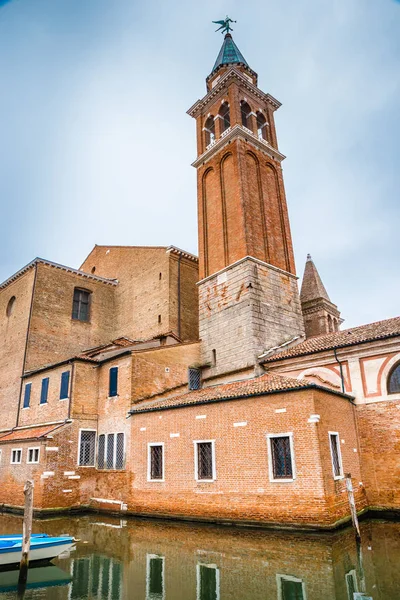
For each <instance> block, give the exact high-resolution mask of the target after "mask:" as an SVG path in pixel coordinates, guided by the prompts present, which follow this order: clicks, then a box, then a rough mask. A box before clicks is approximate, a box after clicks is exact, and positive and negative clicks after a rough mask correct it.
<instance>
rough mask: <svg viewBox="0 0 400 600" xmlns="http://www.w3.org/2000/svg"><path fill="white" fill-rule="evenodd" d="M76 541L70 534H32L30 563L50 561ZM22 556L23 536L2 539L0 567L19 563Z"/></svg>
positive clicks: (0, 541)
mask: <svg viewBox="0 0 400 600" xmlns="http://www.w3.org/2000/svg"><path fill="white" fill-rule="evenodd" d="M74 543H75V539H74V538H73V537H70V536H61V537H50V536H44V535H43V536H32V537H31V547H30V550H29V563H35V562H39V561H42V562H46V561H50V560H52V559H53V558H55V557H56V556H59V555H60V554H61V553H62V552H66V551H67V550H69V549H70V548H71V547H72V546H73V545H74ZM21 556H22V536H10V537H8V539H4V538H2V539H1V540H0V568H1V569H4V568H10V567H12V566H13V565H17V564H18V563H19V562H20V560H21Z"/></svg>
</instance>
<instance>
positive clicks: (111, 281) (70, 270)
mask: <svg viewBox="0 0 400 600" xmlns="http://www.w3.org/2000/svg"><path fill="white" fill-rule="evenodd" d="M38 264H42V265H47V266H49V267H54V268H55V269H60V270H62V271H66V272H68V273H74V274H75V275H80V276H81V277H84V278H85V279H92V280H94V281H100V282H102V283H106V284H108V285H118V281H116V280H115V279H106V278H105V277H99V276H98V275H92V274H91V273H85V271H81V270H79V269H73V268H72V267H66V266H65V265H60V264H58V263H55V262H51V261H50V260H46V259H44V258H39V257H37V258H34V259H33V260H31V262H30V263H28V264H27V265H25V266H24V267H22V269H20V270H19V271H17V272H16V273H14V275H11V277H9V278H8V279H6V280H5V281H3V283H0V289H3V288H5V287H7V286H8V285H9V284H10V283H12V282H13V281H15V280H16V279H18V278H19V277H21V276H22V275H24V274H25V273H26V272H27V271H29V269H32V268H33V267H34V266H35V265H38Z"/></svg>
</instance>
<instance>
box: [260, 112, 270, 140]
mask: <svg viewBox="0 0 400 600" xmlns="http://www.w3.org/2000/svg"><path fill="white" fill-rule="evenodd" d="M267 127H268V123H267V120H266V118H265V117H264V115H263V114H262V113H261V112H258V113H257V135H258V139H259V140H267V141H268V135H267V134H268V132H267Z"/></svg>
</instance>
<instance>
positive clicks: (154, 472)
mask: <svg viewBox="0 0 400 600" xmlns="http://www.w3.org/2000/svg"><path fill="white" fill-rule="evenodd" d="M148 461H149V465H148V479H149V481H157V480H158V481H160V480H163V479H164V448H163V444H149V455H148Z"/></svg>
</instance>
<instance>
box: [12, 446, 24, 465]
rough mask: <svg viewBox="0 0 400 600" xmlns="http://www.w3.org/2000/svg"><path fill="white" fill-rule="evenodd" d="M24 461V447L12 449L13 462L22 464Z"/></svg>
mask: <svg viewBox="0 0 400 600" xmlns="http://www.w3.org/2000/svg"><path fill="white" fill-rule="evenodd" d="M21 462H22V448H15V449H14V450H11V464H12V465H20V464H21Z"/></svg>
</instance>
